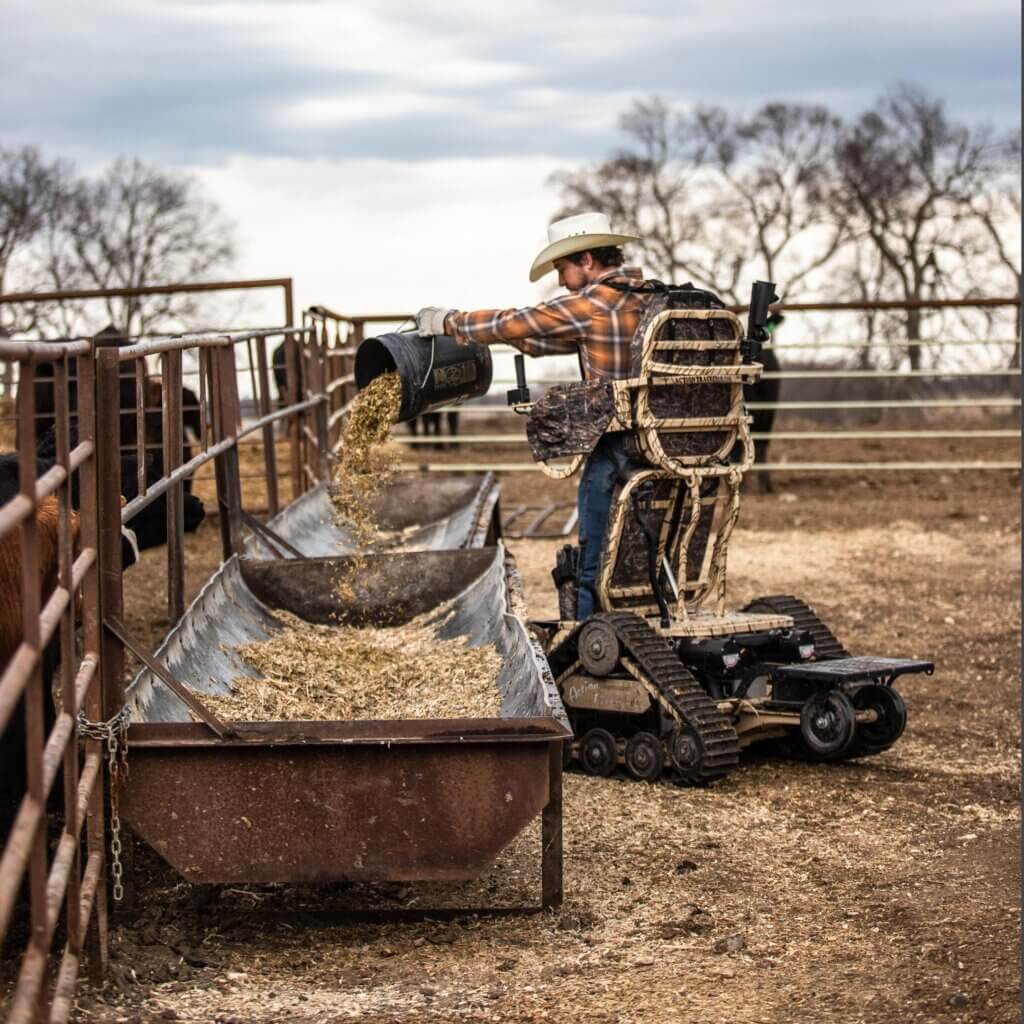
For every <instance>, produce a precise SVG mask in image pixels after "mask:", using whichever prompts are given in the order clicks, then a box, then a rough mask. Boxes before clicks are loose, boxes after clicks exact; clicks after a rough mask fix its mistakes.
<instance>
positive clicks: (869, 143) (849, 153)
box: [837, 85, 998, 369]
mask: <svg viewBox="0 0 1024 1024" xmlns="http://www.w3.org/2000/svg"><path fill="white" fill-rule="evenodd" d="M997 152H998V142H997V140H996V138H995V136H994V133H993V131H992V130H991V129H990V128H988V127H980V128H970V127H967V126H965V125H961V124H958V123H956V122H953V121H951V120H950V119H949V117H948V116H947V115H946V112H945V108H944V103H943V101H942V100H940V99H937V98H935V97H932V96H930V95H928V94H927V93H925V92H924V91H923V90H921V89H919V88H917V87H916V86H911V85H901V86H898V87H896V88H894V89H893V90H891V91H890V92H889V93H887V94H886V95H884V96H883V97H882V98H881V99H880V100H879V101H878V103H877V104H876V106H875V108H874V109H872V110H870V111H868V112H867V113H865V114H863V115H862V116H861V117H860V118H859V119H858V120H857V122H856V123H855V124H854V125H852V126H851V127H850V128H849V129H848V130H847V131H846V133H845V134H844V137H843V138H842V140H841V141H840V144H839V147H838V150H837V165H838V168H839V173H840V176H841V185H842V202H843V205H844V206H845V208H846V211H847V213H848V215H849V216H850V217H851V219H856V220H858V221H859V222H860V225H861V227H862V230H863V233H864V236H865V237H866V238H867V239H869V240H870V242H871V243H872V244H873V245H874V246H875V247H876V249H877V251H878V254H879V257H880V259H881V260H882V261H883V262H884V264H885V265H886V267H887V270H888V276H890V277H891V280H892V281H893V283H894V284H895V286H896V288H897V290H898V295H899V297H900V298H901V299H905V300H907V301H910V302H921V301H923V300H927V299H933V298H940V297H946V296H949V295H951V294H953V293H955V292H958V291H959V292H962V291H963V287H962V281H963V278H962V273H963V268H964V266H965V264H968V263H969V262H970V256H971V252H970V251H969V242H968V240H967V233H965V231H964V226H965V224H966V222H967V221H968V220H969V218H970V217H971V216H972V213H971V204H972V201H973V200H974V198H975V197H976V196H977V195H979V194H982V193H984V192H985V191H986V190H987V189H988V188H989V187H991V184H992V181H993V175H994V173H995V169H996V162H997ZM958 281H960V282H961V287H959V289H958V287H957V282H958ZM924 318H925V313H924V311H923V310H922V309H921V308H913V309H909V310H908V311H907V312H906V315H905V317H904V325H905V331H906V338H907V341H908V342H909V343H910V344H909V345H908V347H907V352H908V355H909V358H910V365H911V368H913V369H919V368H920V366H921V345H920V344H917V343H918V342H921V341H922V340H924V334H923V324H924Z"/></svg>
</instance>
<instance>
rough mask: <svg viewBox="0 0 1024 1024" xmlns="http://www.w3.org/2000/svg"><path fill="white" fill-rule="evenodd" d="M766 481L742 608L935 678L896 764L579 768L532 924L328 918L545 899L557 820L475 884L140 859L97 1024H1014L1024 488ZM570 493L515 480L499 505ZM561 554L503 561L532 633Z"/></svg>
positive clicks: (735, 601) (918, 679)
mask: <svg viewBox="0 0 1024 1024" xmlns="http://www.w3.org/2000/svg"><path fill="white" fill-rule="evenodd" d="M864 455H865V457H868V458H870V457H871V456H870V454H869V453H864ZM1000 455H1001V456H1002V457H1004V458H1005V457H1006V453H1005V448H1004V449H1003V451H1002V452H1001V453H1000ZM775 484H776V491H775V493H774V494H772V495H760V494H758V493H756V488H755V493H752V494H751V495H750V496H748V497H747V499H746V501H745V504H744V509H743V514H742V516H741V519H740V525H739V527H738V528H737V531H736V533H735V534H734V539H733V543H732V546H731V548H730V559H729V566H730V583H729V604H730V606H733V607H739V606H741V605H742V604H743V603H745V602H746V601H747V600H749V599H750V598H752V597H754V596H756V595H758V594H771V593H793V594H796V595H798V596H800V597H802V598H804V599H805V600H806V601H808V602H809V603H810V604H812V605H813V606H814V607H815V609H816V610H817V611H818V613H819V614H820V615H821V616H822V618H824V619H825V621H826V622H827V623H829V625H830V626H831V627H832V629H833V631H834V632H835V633H836V634H837V635H838V636H839V638H840V640H842V641H843V642H844V643H845V644H846V646H847V647H848V648H850V649H851V651H852V652H853V653H855V654H856V653H865V654H882V655H890V656H908V657H927V658H932V659H934V660H935V662H936V664H937V671H936V673H935V675H934V676H932V677H926V676H913V677H908V678H906V679H904V680H902V681H901V683H900V686H899V688H900V690H901V692H902V693H903V694H904V696H905V698H906V702H907V705H908V711H909V724H908V728H907V732H906V734H905V736H904V737H903V739H901V740H900V741H899V743H897V744H896V746H895V747H894V748H893V749H891V750H890V751H888V752H886V753H884V754H882V755H880V756H878V757H875V758H870V759H865V760H863V761H854V762H850V763H846V764H841V765H834V766H821V765H811V764H806V763H802V762H796V761H786V760H780V759H777V758H775V757H773V756H771V755H770V754H768V753H763V752H753V751H747V752H745V753H744V756H743V758H742V761H741V765H740V768H739V770H738V771H736V772H735V773H734V774H733V775H731V776H730V777H728V778H727V779H725V780H723V781H722V782H720V783H719V784H717V785H715V786H714V787H712V788H710V789H706V790H699V789H688V788H680V787H676V786H674V785H671V784H667V783H659V784H656V785H642V784H638V783H631V782H627V781H624V780H619V779H614V778H613V779H594V778H590V777H586V776H583V775H580V774H575V773H571V774H568V775H567V776H566V779H565V783H566V786H565V883H566V898H565V903H564V906H563V907H562V909H561V910H560V911H559V912H545V913H541V914H538V915H534V916H519V917H506V918H496V917H465V918H461V919H458V920H457V921H455V922H442V921H429V920H428V921H424V922H419V923H399V924H394V923H370V924H368V923H361V924H353V923H340V922H338V921H330V920H325V919H324V917H323V916H322V912H323V911H324V910H325V909H330V908H332V907H338V908H344V907H360V906H362V907H366V906H371V905H372V906H380V905H383V906H386V907H389V908H391V907H394V908H398V907H406V908H428V907H437V906H467V905H477V906H480V905H495V904H499V903H505V904H522V903H525V902H531V903H535V902H536V901H537V900H538V898H539V828H531V830H530V831H529V832H528V833H527V834H524V835H523V836H522V837H520V839H519V840H518V841H517V842H516V843H515V844H513V846H512V847H510V848H509V849H508V850H506V851H505V853H504V854H503V855H502V856H501V858H500V859H499V862H498V863H497V864H496V865H495V866H494V868H493V869H492V870H491V871H490V872H488V874H487V875H486V876H485V877H483V878H482V879H479V880H477V881H475V882H473V883H468V884H465V885H446V886H441V885H425V884H423V885H403V886H355V887H351V886H350V887H345V886H334V887H330V888H329V889H327V890H326V891H325V890H324V889H322V888H321V889H313V888H294V887H287V888H284V889H275V888H273V887H232V888H222V889H216V890H213V891H212V892H210V891H206V890H202V891H199V890H195V889H193V888H191V887H189V886H188V885H186V884H184V883H181V882H178V881H177V879H175V878H174V877H173V876H171V875H170V873H169V872H166V871H164V870H162V869H161V868H160V866H159V865H158V864H157V863H156V861H155V859H154V858H152V857H147V856H146V855H141V856H140V857H139V858H138V864H139V865H140V872H141V874H142V877H144V878H145V879H147V885H148V888H146V890H145V892H144V896H143V898H141V899H140V901H139V904H138V909H137V912H136V914H135V916H133V917H129V918H123V919H122V920H120V921H119V922H118V923H117V924H116V926H115V929H114V932H113V938H112V956H113V960H112V965H111V966H112V969H111V972H110V980H109V981H108V982H107V984H106V985H105V986H103V987H102V988H95V987H89V986H84V987H83V988H82V989H81V993H80V998H79V1003H78V1008H79V1009H78V1012H79V1019H81V1020H85V1021H97V1022H114V1021H132V1022H134V1021H159V1020H187V1021H210V1022H214V1021H216V1022H220V1024H229V1022H243V1021H245V1022H249V1021H252V1022H259V1024H269V1022H286V1021H287V1022H301V1024H314V1022H317V1024H327V1022H332V1021H346V1020H359V1021H372V1022H379V1024H385V1022H399V1021H402V1022H405V1021H412V1020H418V1021H439V1022H440V1021H509V1022H511V1021H544V1020H551V1021H559V1022H564V1021H567V1020H568V1021H587V1022H588V1024H590V1022H594V1024H597V1022H607V1024H612V1022H623V1024H626V1022H630V1024H632V1022H636V1024H656V1022H666V1024H667V1022H675V1021H695V1022H719V1021H721V1022H723V1024H724V1022H728V1024H733V1022H736V1024H739V1022H765V1024H768V1022H771V1024H776V1022H779V1024H781V1022H789V1021H807V1022H833V1021H834V1022H843V1024H857V1022H885V1024H891V1022H894V1021H901V1022H902V1021H942V1022H945V1021H949V1022H954V1021H957V1022H982V1021H985V1022H1008V1021H1017V1020H1018V1019H1019V1008H1018V1000H1019V962H1020V961H1019V846H1018V835H1019V770H1020V744H1019V739H1020V731H1019V710H1020V704H1019V702H1020V696H1019V682H1020V672H1019V667H1020V650H1019V641H1020V491H1019V478H1018V476H1017V475H1016V474H1010V473H987V474H982V473H969V472H964V473H950V474H948V475H940V474H937V473H921V474H918V475H917V476H912V477H910V478H909V479H908V480H907V481H906V482H904V483H901V482H900V481H899V480H898V479H897V478H896V477H895V475H894V474H882V473H879V474H876V475H871V474H864V475H856V474H851V475H844V476H842V477H836V476H834V475H827V474H822V475H820V476H817V477H810V476H806V475H797V474H790V475H785V474H776V477H775ZM573 490H574V482H566V483H561V484H552V483H550V482H549V481H546V480H544V479H543V478H540V477H538V476H537V475H535V474H510V475H509V476H508V477H507V478H506V479H505V480H503V490H502V502H503V504H505V505H512V504H516V503H532V504H535V505H536V504H539V503H541V502H542V501H544V500H568V499H569V498H571V495H572V493H573ZM218 543H219V538H218V535H217V530H216V525H215V523H214V522H208V523H205V524H204V525H203V527H202V528H201V530H200V532H199V533H198V534H197V535H196V536H195V537H194V538H191V539H190V541H189V555H188V557H189V568H190V575H189V582H190V589H194V587H195V585H197V583H198V582H199V581H201V579H202V577H203V575H204V574H205V572H206V571H207V570H208V569H209V568H211V567H212V566H214V565H216V562H217V559H218V547H217V545H218ZM560 543H564V542H562V541H530V542H526V541H510V542H509V546H510V548H511V550H512V551H513V552H514V554H515V555H516V558H517V561H518V563H519V566H520V568H521V570H522V572H523V575H524V578H525V582H526V588H527V595H528V598H529V600H530V607H531V613H532V614H534V615H537V616H538V617H543V616H544V615H549V614H551V613H552V612H553V610H554V607H555V601H554V592H553V589H552V585H551V582H550V576H549V572H550V568H551V566H552V565H553V561H554V552H555V549H556V548H557V547H558V546H559V544H560ZM145 557H146V558H147V559H149V561H148V562H145V563H144V566H147V567H148V568H147V569H145V570H144V571H140V572H139V575H138V576H137V577H136V579H137V580H139V581H145V582H144V584H143V583H138V584H133V586H134V587H135V589H134V590H132V587H129V597H128V608H127V615H128V616H129V622H130V624H134V625H135V626H136V627H137V628H138V629H139V631H140V632H143V633H146V634H147V635H149V636H151V637H152V638H154V639H155V638H156V637H158V636H159V635H160V632H161V629H162V628H164V624H163V623H162V621H161V618H160V614H159V611H158V610H154V607H153V606H154V603H155V601H154V595H155V596H156V598H160V597H162V592H161V589H160V588H161V586H162V584H161V582H160V579H161V577H160V572H161V569H160V565H159V561H160V557H161V553H160V552H149V553H147V555H146V556H145Z"/></svg>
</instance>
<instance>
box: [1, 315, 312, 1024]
mask: <svg viewBox="0 0 1024 1024" xmlns="http://www.w3.org/2000/svg"><path fill="white" fill-rule="evenodd" d="M278 342H284V343H286V344H287V346H289V350H290V353H291V356H292V358H293V359H294V361H295V365H296V366H298V367H301V370H300V372H299V373H297V374H296V377H297V378H298V379H301V380H302V382H303V384H302V392H301V397H300V398H299V399H298V400H297V401H295V402H293V403H291V404H289V405H285V406H283V407H282V406H281V405H280V403H279V401H277V400H276V399H275V398H274V396H273V394H272V385H271V375H270V371H269V365H270V358H269V355H270V354H269V351H268V347H269V346H270V345H271V344H274V343H278ZM240 357H241V359H242V360H244V362H245V363H246V364H247V366H246V369H245V376H244V377H240V372H239V367H238V362H239V358H240ZM186 358H191V359H193V360H194V362H195V364H196V366H197V370H196V381H195V383H196V391H197V393H196V394H195V395H194V396H192V400H191V406H192V408H191V409H189V408H187V405H186V397H185V392H184V391H183V387H182V379H183V378H182V366H183V362H184V361H185V359H186ZM0 360H2V361H5V362H8V363H14V364H15V369H16V378H17V380H18V382H19V387H18V391H17V426H18V431H17V434H18V436H17V452H16V453H8V454H7V455H5V456H4V459H5V460H6V461H5V463H4V464H3V465H4V472H5V474H6V475H5V476H4V479H5V480H7V481H10V480H11V479H15V480H16V484H17V486H16V488H12V487H10V486H9V487H8V491H7V494H6V495H5V497H6V499H7V500H4V501H3V503H2V505H0V572H2V573H3V581H2V587H0V596H3V602H2V604H0V615H2V619H0V627H2V628H3V631H4V632H3V636H4V638H5V642H6V645H7V648H8V649H7V650H6V651H4V653H3V664H2V666H0V672H2V675H0V729H2V730H4V732H3V743H2V749H3V751H4V758H5V761H4V770H3V773H2V777H0V795H2V797H3V801H4V804H5V809H4V814H5V815H6V818H5V820H4V821H3V823H2V830H0V842H2V850H3V852H2V859H0V942H2V943H5V949H6V950H7V952H8V953H9V952H10V951H11V950H12V949H14V948H16V947H18V946H20V947H21V948H22V949H23V950H24V954H23V956H22V958H21V965H20V970H19V973H18V976H17V981H16V984H15V987H14V989H13V992H12V994H11V997H10V1001H9V1003H8V1007H7V1015H8V1016H7V1019H8V1021H9V1022H11V1024H22V1022H30V1021H36V1020H41V1019H49V1020H52V1021H65V1020H67V1019H68V1017H69V1014H70V1013H71V1010H72V1006H73V996H74V990H75V983H76V979H77V976H78V971H79V964H80V962H81V960H82V954H83V952H88V953H89V954H90V959H91V962H92V964H93V966H94V967H95V970H96V971H97V972H101V971H102V969H103V967H104V965H105V963H106V956H107V954H106V950H107V904H108V893H107V885H106V879H107V877H108V870H109V878H110V879H111V881H112V885H111V896H112V897H113V899H114V900H115V901H116V900H118V899H120V897H121V895H122V888H123V880H122V865H121V838H120V828H119V817H118V810H117V808H118V784H117V780H118V775H119V773H120V772H123V771H124V770H125V769H126V768H127V759H126V755H127V747H126V744H125V743H124V736H125V731H126V729H127V725H128V716H127V711H126V707H125V703H124V684H125V667H126V662H127V660H128V659H129V658H130V657H132V656H133V657H134V659H136V660H137V662H140V663H142V664H144V665H146V666H148V667H149V668H150V669H151V670H152V671H154V672H155V673H156V674H157V675H159V676H160V678H162V679H163V680H164V681H165V682H166V683H167V685H168V686H170V687H171V689H172V690H174V692H175V693H177V694H178V695H179V696H181V698H182V699H183V700H185V702H186V703H187V704H188V705H189V707H190V708H192V710H193V711H194V712H195V713H196V715H197V717H198V718H199V720H200V721H202V722H205V723H206V724H207V725H208V726H209V727H210V728H212V729H214V731H215V732H216V731H217V725H218V723H217V720H216V719H215V718H214V717H213V716H211V715H210V714H209V712H206V711H205V709H204V708H203V707H202V706H201V705H198V703H197V702H196V701H195V700H194V699H192V698H191V694H190V692H189V691H188V690H187V688H185V687H183V686H182V685H181V684H180V683H178V682H177V681H176V680H175V679H174V678H173V677H172V676H170V674H169V673H168V672H167V671H166V670H165V669H163V668H162V667H161V666H160V665H159V664H158V663H157V662H156V661H155V660H154V658H153V655H152V653H151V651H150V649H149V645H147V644H145V643H143V642H141V641H140V640H139V639H138V638H137V637H136V636H133V634H132V631H131V629H130V628H129V627H128V626H127V625H126V623H125V621H124V593H123V575H124V570H125V565H126V563H130V560H134V558H137V551H134V552H132V549H131V547H130V546H129V547H128V548H127V550H126V534H125V532H124V530H123V527H129V528H135V527H136V526H137V527H138V531H137V532H136V534H135V537H136V539H137V542H138V545H139V546H142V545H143V537H144V536H145V537H147V539H148V545H147V546H160V545H162V544H165V545H166V561H167V594H166V607H167V618H168V622H169V623H174V622H176V621H177V620H178V618H180V616H181V615H182V613H183V611H184V597H185V587H184V533H185V528H186V522H185V510H186V508H187V507H191V506H189V505H188V504H187V501H186V499H188V498H189V497H190V495H189V488H190V487H191V485H192V482H193V478H194V477H195V475H196V474H197V472H199V471H201V470H202V469H203V467H204V466H207V465H209V464H212V466H213V469H214V476H215V487H216V506H217V509H218V510H219V512H220V517H219V518H220V532H221V545H222V553H223V556H224V558H228V557H229V556H230V555H231V554H232V553H235V552H239V551H240V550H241V549H242V546H243V544H244V543H245V535H246V534H247V533H248V534H255V535H258V536H259V537H260V538H261V539H262V540H263V541H265V542H266V543H268V544H269V545H271V546H272V548H274V549H277V550H282V551H284V552H285V553H292V554H294V553H295V552H294V550H292V551H290V552H289V545H288V544H287V542H285V541H283V540H282V539H281V538H278V537H277V536H276V535H275V534H274V533H273V531H272V530H270V529H269V528H268V527H267V526H265V525H264V524H263V523H262V522H261V521H260V520H258V519H257V518H256V517H255V516H254V515H253V514H252V512H251V511H250V510H248V509H247V508H246V507H245V502H244V501H243V497H242V481H241V474H240V472H239V465H240V459H239V449H240V446H242V445H244V444H247V443H253V444H256V445H259V446H260V447H261V449H262V451H261V456H262V466H261V469H260V473H261V475H262V476H263V478H264V479H265V480H266V482H267V488H266V495H267V498H266V500H267V502H268V503H269V504H270V506H271V508H272V509H273V510H276V508H277V507H278V505H279V504H280V501H281V498H280V495H279V493H278V490H277V486H276V483H275V481H277V480H279V479H280V477H281V476H282V475H283V467H282V466H281V465H280V464H279V463H280V461H281V460H282V459H283V460H285V461H287V462H288V464H289V473H290V476H291V479H292V484H293V488H292V491H293V495H295V494H297V493H301V492H302V491H303V490H305V489H306V488H307V487H309V486H313V485H315V484H316V483H318V482H319V481H320V480H322V479H324V478H325V477H326V475H327V469H328V443H327V424H328V419H327V395H326V392H325V390H324V379H325V378H324V374H325V363H324V359H323V353H322V350H321V347H320V345H319V342H318V339H317V337H316V334H315V332H314V331H313V330H312V329H311V328H301V327H297V328H292V327H284V328H274V329H270V330H260V331H248V332H236V333H203V334H190V335H182V336H178V337H151V338H145V339H124V338H117V337H112V336H110V335H109V334H107V335H102V336H100V337H98V338H95V339H79V340H73V341H63V342H56V343H32V342H2V343H0ZM242 379H247V380H248V383H249V385H250V387H249V388H247V389H246V390H248V391H249V397H250V401H251V403H252V408H253V410H254V413H253V415H252V416H251V417H249V418H247V419H246V421H245V422H244V425H243V417H242V410H241V404H242V403H241V399H240V386H239V385H240V380H242ZM37 399H42V402H41V403H40V402H37ZM37 405H39V406H40V407H38V408H37ZM192 414H194V429H193V430H192V431H191V436H189V437H187V436H186V433H185V423H186V417H191V416H192ZM41 417H45V418H46V421H48V425H47V426H46V429H45V431H44V432H43V435H44V436H43V438H42V444H39V434H40V431H38V430H37V427H38V425H39V424H40V423H42V422H44V421H43V420H42V419H41ZM279 423H281V424H284V425H285V427H286V436H287V439H286V440H285V441H284V442H281V441H280V440H278V439H277V437H276V436H275V429H276V428H277V427H278V424H279ZM282 446H283V449H284V450H283V451H282V450H281V449H282ZM47 451H50V452H53V453H55V454H53V455H51V456H50V457H49V458H50V459H51V460H52V464H51V462H48V461H47V456H46V455H45V454H44V452H47ZM126 492H128V494H130V495H131V497H130V498H128V497H127V495H126ZM195 500H197V499H194V501H195ZM194 501H193V504H194ZM154 512H155V513H156V514H155V515H154V514H153V513H154ZM143 526H144V527H145V531H146V532H144V530H143ZM17 533H20V540H19V538H18V537H17V536H16V534H17ZM38 581H41V583H40V582H38ZM19 599H20V608H19ZM58 666H59V668H58ZM51 679H53V680H54V681H55V682H57V683H58V684H59V685H58V686H56V687H55V689H56V691H57V693H58V696H57V700H56V706H55V708H54V704H53V702H52V701H51V695H50V692H49V689H50V682H51ZM8 759H9V760H10V764H9V765H8V764H7V760H8ZM104 766H105V767H106V769H107V771H106V773H104V771H103V768H104ZM61 773H62V774H63V783H62V791H63V800H62V801H59V804H60V805H59V807H58V806H57V804H58V801H56V800H55V799H54V800H48V798H49V797H50V795H51V794H53V795H54V796H55V795H56V794H57V792H58V790H59V789H61V784H59V783H58V779H59V777H60V775H61ZM104 779H105V781H106V786H107V801H108V807H109V815H108V824H109V826H110V844H109V848H110V856H109V858H108V857H107V856H106V854H105V851H104V828H105V825H104V786H103V781H104ZM83 823H84V829H85V842H84V847H83V844H82V840H81V834H82V831H83ZM53 843H55V845H53ZM26 875H27V885H25V884H23V882H24V880H25V879H26ZM60 931H62V933H63V937H64V938H63V948H62V949H61V950H58V951H56V952H55V951H54V950H53V948H52V947H53V944H54V938H55V936H56V935H58V933H59V932H60Z"/></svg>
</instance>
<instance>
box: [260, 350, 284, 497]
mask: <svg viewBox="0 0 1024 1024" xmlns="http://www.w3.org/2000/svg"><path fill="white" fill-rule="evenodd" d="M256 360H257V380H258V382H259V398H258V402H257V410H258V414H259V415H260V416H261V417H262V416H269V415H270V412H271V410H272V405H273V403H272V402H271V399H270V371H269V368H268V360H267V339H266V338H257V339H256ZM262 433H263V466H264V471H265V473H266V488H267V509H268V510H269V513H270V515H271V516H276V515H277V513H278V512H279V511H280V508H281V505H280V498H279V496H278V490H277V448H276V447H275V444H276V442H275V440H274V424H273V423H268V424H267V425H266V426H265V427H264V428H263V431H262Z"/></svg>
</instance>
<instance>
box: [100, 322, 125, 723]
mask: <svg viewBox="0 0 1024 1024" xmlns="http://www.w3.org/2000/svg"><path fill="white" fill-rule="evenodd" d="M118 340H119V339H116V338H114V339H105V338H104V339H99V338H98V339H97V341H96V346H97V348H96V475H97V488H96V496H97V518H98V522H99V530H98V538H99V552H98V553H99V564H100V574H99V575H100V595H99V596H100V624H101V626H102V624H103V623H105V622H107V621H108V620H109V619H112V618H114V619H120V618H121V617H122V615H123V613H124V590H123V578H122V565H121V457H120V456H121V411H120V405H121V403H120V395H121V387H120V376H121V361H120V358H119V353H118V349H117V343H118ZM100 666H101V673H100V680H101V692H102V706H103V711H102V716H103V718H104V719H110V718H113V716H114V715H115V714H117V712H118V711H120V710H121V706H122V705H123V703H124V649H123V648H122V646H121V642H120V641H119V640H118V639H117V638H116V637H115V636H114V635H113V634H112V633H111V632H110V630H108V629H103V630H102V639H101V644H100Z"/></svg>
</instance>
